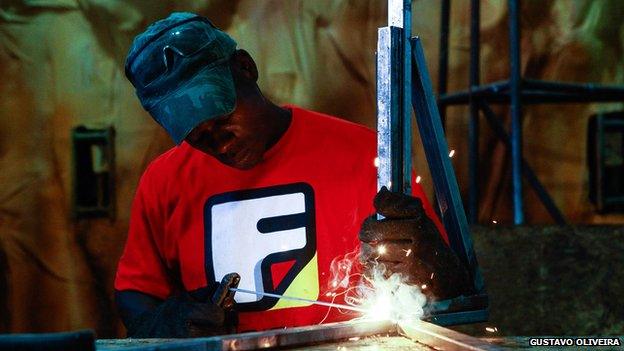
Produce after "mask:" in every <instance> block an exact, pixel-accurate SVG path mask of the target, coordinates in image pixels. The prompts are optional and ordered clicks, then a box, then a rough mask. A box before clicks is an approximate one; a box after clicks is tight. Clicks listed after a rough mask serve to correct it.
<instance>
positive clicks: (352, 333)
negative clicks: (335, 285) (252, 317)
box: [96, 321, 397, 351]
mask: <svg viewBox="0 0 624 351" xmlns="http://www.w3.org/2000/svg"><path fill="white" fill-rule="evenodd" d="M396 334H397V329H396V325H395V324H394V323H392V322H390V321H350V322H340V323H331V324H322V325H315V326H308V327H298V328H288V329H276V330H269V331H264V332H253V333H243V334H232V335H223V336H219V337H210V338H195V339H151V340H150V339H126V340H125V341H124V340H98V341H97V345H96V346H97V350H98V351H120V350H124V351H148V350H149V351H164V350H167V351H169V350H179V351H186V350H193V351H203V350H257V349H268V348H277V347H279V348H289V347H295V346H300V345H306V344H312V343H316V344H318V343H327V342H332V341H337V340H347V339H349V338H353V337H367V336H372V335H396Z"/></svg>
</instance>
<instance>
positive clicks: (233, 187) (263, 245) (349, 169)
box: [115, 106, 443, 331]
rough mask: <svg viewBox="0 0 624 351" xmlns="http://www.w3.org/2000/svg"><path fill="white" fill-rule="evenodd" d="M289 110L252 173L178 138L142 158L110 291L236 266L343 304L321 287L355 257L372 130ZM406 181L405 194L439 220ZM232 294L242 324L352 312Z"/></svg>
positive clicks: (367, 204) (288, 290) (372, 188)
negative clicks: (336, 267)
mask: <svg viewBox="0 0 624 351" xmlns="http://www.w3.org/2000/svg"><path fill="white" fill-rule="evenodd" d="M288 108H289V109H290V110H291V111H292V122H291V124H290V126H289V128H288V130H287V131H286V133H285V134H284V135H283V136H282V138H281V139H280V140H279V141H278V142H277V144H275V145H274V146H273V147H272V148H271V149H270V150H269V151H268V152H267V153H266V154H265V156H264V161H263V162H261V163H260V164H259V165H257V166H256V167H254V168H253V169H251V170H238V169H235V168H232V167H229V166H227V165H224V164H221V163H220V162H219V161H217V160H216V159H215V158H213V157H211V156H209V155H207V154H204V153H202V152H201V151H198V150H196V149H194V148H192V147H191V146H190V145H188V144H186V143H183V144H182V145H180V146H178V147H174V148H173V149H171V150H169V151H168V152H166V153H165V154H163V155H161V156H160V157H158V158H157V159H156V160H154V161H153V162H152V163H151V164H150V165H149V166H148V168H147V170H146V171H145V173H144V174H143V176H142V177H141V180H140V182H139V186H138V189H137V193H136V197H135V199H134V203H133V206H132V213H131V218H130V229H129V233H128V240H127V242H126V247H125V250H124V253H123V256H122V257H121V259H120V261H119V267H118V270H117V276H116V279H115V289H117V290H135V291H140V292H143V293H146V294H149V295H153V296H156V297H159V298H163V299H164V298H166V297H167V296H169V295H170V294H171V293H173V292H174V290H176V289H180V288H183V289H185V290H186V291H193V290H196V289H199V288H202V287H205V286H207V285H208V282H215V281H220V280H221V278H222V277H223V275H225V274H227V273H230V272H237V273H239V274H240V275H241V281H240V284H239V288H242V289H247V290H253V291H262V292H266V293H274V294H279V295H286V296H293V297H300V298H305V299H310V300H321V301H327V302H332V301H333V302H336V303H344V301H343V299H342V295H340V294H338V295H337V296H332V295H331V293H328V292H336V289H335V288H334V287H333V286H332V285H331V283H333V281H330V277H332V272H331V271H330V267H331V264H332V261H333V260H334V259H340V258H343V257H344V255H345V254H347V253H352V255H350V256H349V258H355V260H354V261H357V255H356V254H355V253H356V252H357V249H358V247H359V242H358V235H357V234H358V231H359V228H360V225H361V224H362V222H363V220H364V219H365V218H366V217H367V216H369V215H371V214H373V212H374V210H373V207H372V200H373V197H374V196H375V193H376V188H377V185H376V183H377V182H376V175H377V173H376V168H375V166H374V159H375V157H376V134H375V132H373V131H371V130H369V129H367V128H365V127H363V126H360V125H356V124H353V123H351V122H347V121H344V120H341V119H338V118H335V117H331V116H327V115H323V114H320V113H316V112H311V111H307V110H303V109H301V108H298V107H293V106H289V107H288ZM415 185H416V186H415V187H414V189H415V191H414V193H415V195H416V196H419V197H421V198H422V199H423V203H424V205H425V209H426V211H427V213H428V214H429V216H430V217H432V218H433V219H434V221H435V222H436V224H437V225H438V227H439V228H440V229H442V226H441V225H440V223H439V220H438V219H437V217H436V216H435V215H434V212H433V209H432V208H431V206H430V205H429V203H428V201H427V200H426V198H425V196H424V194H423V192H422V189H421V188H420V186H419V185H418V184H415ZM442 231H443V230H442ZM354 263H356V262H354ZM352 281H355V279H352ZM334 285H335V284H334ZM339 288H340V287H339ZM343 290H344V289H343ZM337 292H340V290H338V291H337ZM236 301H237V303H238V306H239V310H240V311H241V312H240V313H239V330H240V331H249V330H264V329H270V328H278V327H291V326H301V325H312V324H318V323H320V322H321V321H324V322H336V321H342V320H348V319H351V318H353V317H354V316H355V315H354V314H353V313H344V312H345V311H337V310H336V309H335V308H331V309H330V308H328V307H324V306H318V305H311V304H309V303H305V302H300V301H292V300H286V299H281V300H277V299H275V298H269V297H262V296H256V295H251V294H243V293H240V292H238V293H236Z"/></svg>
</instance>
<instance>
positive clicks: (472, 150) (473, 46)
mask: <svg viewBox="0 0 624 351" xmlns="http://www.w3.org/2000/svg"><path fill="white" fill-rule="evenodd" d="M480 14H481V11H480V0H470V71H469V72H470V74H469V86H470V87H471V89H470V92H471V94H470V95H469V101H470V120H469V123H468V184H469V186H468V223H470V224H477V223H478V221H479V105H478V101H477V100H476V99H475V98H474V97H473V95H472V87H476V86H478V85H479V76H480V68H479V49H480V47H481V46H480V45H479V44H480V42H479V34H480V30H481V26H480V23H481V21H480V19H481V16H480Z"/></svg>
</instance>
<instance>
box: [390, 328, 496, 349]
mask: <svg viewBox="0 0 624 351" xmlns="http://www.w3.org/2000/svg"><path fill="white" fill-rule="evenodd" d="M398 333H399V334H401V335H404V336H406V337H408V338H410V339H411V340H414V341H418V342H419V343H421V344H425V345H427V346H430V347H433V348H435V349H437V350H445V351H453V350H461V351H464V350H472V351H477V350H502V348H501V347H499V346H496V345H493V344H490V343H488V342H486V341H484V340H481V339H478V338H475V337H472V336H469V335H466V334H462V333H460V332H456V331H454V330H451V329H448V328H443V327H440V326H437V325H435V324H431V323H427V322H423V321H419V322H413V323H399V325H398Z"/></svg>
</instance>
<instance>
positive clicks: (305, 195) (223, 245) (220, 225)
mask: <svg viewBox="0 0 624 351" xmlns="http://www.w3.org/2000/svg"><path fill="white" fill-rule="evenodd" d="M204 230H205V250H206V255H205V260H206V262H205V264H206V280H207V281H208V282H212V281H220V280H221V277H223V276H224V275H225V274H227V273H231V272H237V273H239V274H240V276H241V281H240V283H239V288H241V289H246V290H253V291H258V292H267V293H273V294H279V295H289V296H296V297H301V298H307V299H312V300H316V299H317V297H318V289H319V287H318V285H319V284H318V267H317V264H316V260H313V258H315V257H316V256H315V253H316V229H315V213H314V192H313V190H312V187H310V186H309V185H308V184H305V183H296V184H289V185H281V186H275V187H269V188H261V189H252V190H242V191H235V192H230V193H224V194H219V195H215V196H212V197H211V198H209V199H208V200H207V201H206V204H205V205H204ZM286 291H288V292H289V293H288V294H285V293H286ZM235 299H236V302H238V303H239V310H242V311H259V310H267V309H270V308H274V309H275V308H285V307H294V306H295V305H293V304H292V303H290V302H289V303H286V302H285V301H284V302H281V301H280V303H278V299H275V298H269V297H262V296H256V295H251V294H244V293H237V294H236V298H235ZM276 304H277V305H276ZM305 305H308V304H305V303H304V304H302V303H297V304H296V306H305Z"/></svg>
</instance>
